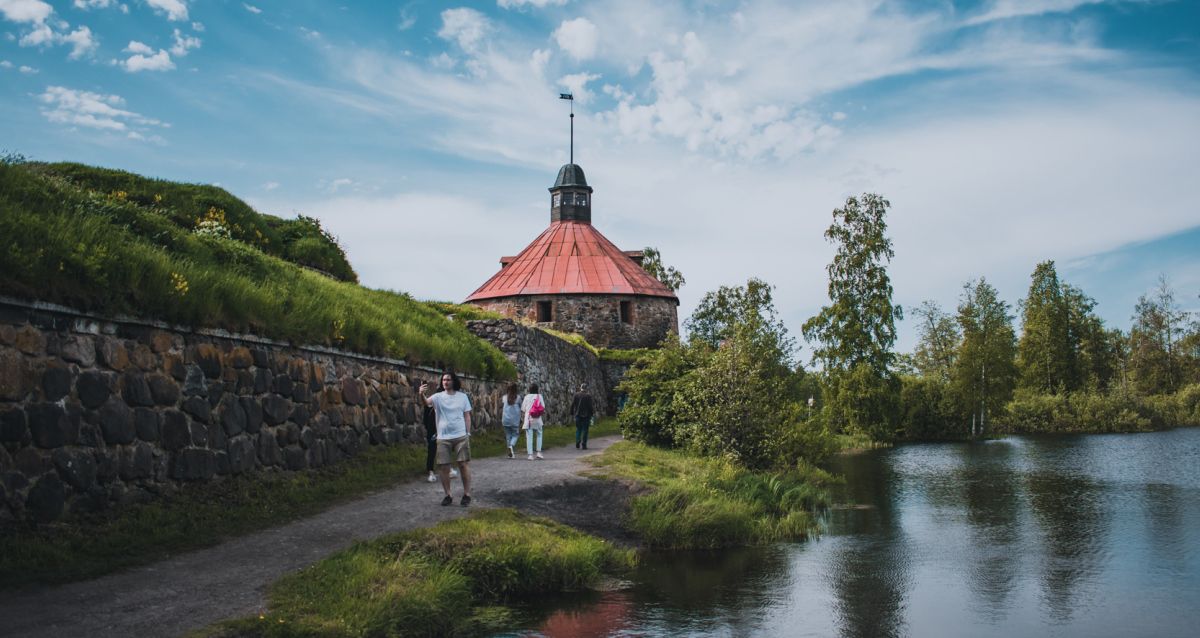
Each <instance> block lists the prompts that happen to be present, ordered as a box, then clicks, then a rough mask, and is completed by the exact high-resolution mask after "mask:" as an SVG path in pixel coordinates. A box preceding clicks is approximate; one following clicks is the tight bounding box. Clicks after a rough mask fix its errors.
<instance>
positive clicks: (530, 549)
mask: <svg viewBox="0 0 1200 638" xmlns="http://www.w3.org/2000/svg"><path fill="white" fill-rule="evenodd" d="M634 560H635V557H634V554H633V552H631V551H629V550H623V549H617V548H614V547H613V546H611V545H609V544H608V543H606V542H605V541H603V540H600V539H597V538H593V537H591V536H588V535H586V534H583V533H582V532H578V531H576V530H574V529H572V528H570V527H567V526H564V525H561V524H558V523H555V522H553V521H550V520H548V519H544V518H532V517H527V516H524V515H521V514H519V513H517V512H515V511H513V510H475V511H472V512H471V514H470V515H469V516H468V517H467V518H464V519H458V520H453V521H446V522H443V523H440V524H438V525H436V526H434V527H432V528H427V529H418V530H414V531H411V532H404V533H401V534H395V535H392V536H387V537H384V538H380V539H376V540H373V541H369V542H365V543H358V544H356V545H354V546H353V547H351V548H349V549H347V550H345V551H342V552H339V553H337V554H335V555H333V556H330V557H329V558H326V559H325V560H322V561H321V562H319V563H317V564H315V565H313V566H311V567H308V568H306V569H303V570H301V571H299V572H297V573H295V574H292V575H289V576H286V577H284V578H282V579H281V580H279V581H278V582H276V583H275V584H274V585H273V586H272V587H271V590H270V593H269V595H268V599H269V603H268V604H269V610H268V612H267V613H266V614H263V615H261V616H259V617H257V618H247V619H242V620H235V621H231V622H226V623H221V624H220V625H218V626H217V627H215V628H214V629H213V630H212V631H210V632H208V634H207V635H210V636H227V635H236V636H452V635H471V634H480V633H484V632H492V631H496V630H499V629H503V628H504V627H505V625H511V624H512V620H511V618H510V617H509V616H508V613H507V611H506V610H504V609H503V608H500V607H498V605H499V604H503V603H508V602H513V601H518V600H530V599H534V598H536V597H539V596H543V595H550V594H555V593H559V592H563V591H572V590H580V589H584V588H586V587H588V586H590V585H592V584H594V583H595V582H596V581H597V580H598V579H599V578H600V577H601V576H602V575H605V574H619V573H624V572H626V571H628V570H629V569H630V568H632V567H633V565H634Z"/></svg>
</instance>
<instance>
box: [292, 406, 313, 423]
mask: <svg viewBox="0 0 1200 638" xmlns="http://www.w3.org/2000/svg"><path fill="white" fill-rule="evenodd" d="M308 419H309V412H308V406H307V405H304V404H303V403H296V404H294V405H293V407H292V413H291V414H289V415H288V420H289V421H291V422H292V423H295V424H296V425H299V426H305V425H308Z"/></svg>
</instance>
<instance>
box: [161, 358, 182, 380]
mask: <svg viewBox="0 0 1200 638" xmlns="http://www.w3.org/2000/svg"><path fill="white" fill-rule="evenodd" d="M163 370H164V371H166V373H167V374H169V375H171V378H172V379H175V380H176V381H179V382H183V380H184V379H186V378H187V365H186V364H184V362H183V357H181V356H180V355H178V354H176V353H174V352H171V353H168V354H164V355H163Z"/></svg>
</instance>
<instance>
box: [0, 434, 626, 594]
mask: <svg viewBox="0 0 1200 638" xmlns="http://www.w3.org/2000/svg"><path fill="white" fill-rule="evenodd" d="M617 431H618V428H617V425H616V421H615V420H613V419H606V420H602V421H599V422H597V423H596V425H595V426H593V427H592V430H591V435H592V436H593V437H596V436H604V435H607V434H615V433H616V432H617ZM544 437H545V439H544V443H543V444H544V446H545V447H547V448H550V447H558V446H562V445H566V444H569V443H571V442H573V441H574V437H575V429H574V427H564V426H553V427H548V428H546V430H545V433H544ZM504 452H505V445H504V436H503V432H502V431H500V428H495V429H493V430H491V431H488V432H482V433H480V434H479V435H477V436H476V437H474V438H473V439H472V442H471V453H472V455H473V456H474V457H475V458H486V457H490V456H500V455H501V454H502V453H504ZM424 469H425V447H424V446H421V445H416V446H414V445H399V446H388V447H372V448H370V449H368V450H367V451H366V452H364V453H363V454H360V455H359V456H356V457H354V458H352V459H348V460H346V461H343V462H341V463H339V464H337V465H333V466H329V467H325V468H320V469H317V470H307V471H304V472H296V473H291V474H263V473H260V474H256V475H253V476H239V477H234V478H231V479H228V480H225V481H219V482H216V483H211V484H205V485H189V486H187V487H186V488H185V489H183V490H181V491H180V492H179V493H177V494H173V495H170V496H167V497H165V498H164V499H162V500H161V501H158V502H155V503H153V504H147V505H135V506H131V507H129V508H125V509H124V510H121V511H118V512H116V513H114V514H111V515H106V516H99V517H94V518H84V519H77V520H74V521H72V522H70V523H65V524H60V525H55V526H43V527H41V528H37V529H27V528H26V529H17V530H13V529H8V530H6V531H3V532H0V534H2V535H0V544H2V545H3V547H4V551H3V552H0V589H9V588H13V587H20V586H25V585H31V584H55V583H63V582H70V581H75V580H81V579H85V578H93V577H96V576H100V575H103V574H107V573H110V572H113V571H116V570H119V569H122V568H125V567H131V566H134V565H143V564H146V563H150V562H153V561H156V560H159V559H162V558H165V557H167V556H169V555H171V554H175V553H179V552H183V551H187V550H193V549H198V548H201V547H208V546H211V545H215V544H217V543H219V542H221V541H222V540H225V539H228V538H231V537H234V536H238V535H240V534H246V533H249V532H254V531H258V530H262V529H267V528H269V527H273V526H276V525H279V524H282V523H286V522H288V521H292V520H296V519H299V518H303V517H305V516H309V515H312V514H315V513H317V512H319V511H321V510H324V509H326V508H328V507H330V506H332V505H334V504H337V503H340V502H344V501H347V500H350V499H352V498H355V497H357V496H361V495H363V494H366V493H367V492H371V491H373V490H378V489H381V488H386V487H390V486H392V485H396V484H398V483H401V482H404V481H406V480H413V479H414V478H416V477H418V476H420V475H421V474H422V473H423V471H424Z"/></svg>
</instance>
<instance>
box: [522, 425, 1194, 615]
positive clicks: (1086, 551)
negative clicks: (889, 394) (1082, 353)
mask: <svg viewBox="0 0 1200 638" xmlns="http://www.w3.org/2000/svg"><path fill="white" fill-rule="evenodd" d="M833 469H834V471H836V472H838V473H841V474H843V475H844V476H845V477H846V480H847V485H846V488H845V490H844V493H842V494H840V495H839V498H840V499H842V500H843V501H844V502H846V503H850V504H857V505H861V506H865V507H862V508H859V507H843V508H836V509H834V510H833V511H832V512H830V514H829V516H828V519H827V525H828V527H827V529H826V530H825V534H824V535H823V536H822V537H821V538H820V539H818V540H815V541H810V542H807V543H798V544H781V545H777V546H774V547H770V548H759V549H750V550H737V551H728V552H720V553H709V554H660V555H653V556H650V557H648V558H647V559H646V560H645V562H644V563H643V565H642V566H641V567H640V568H639V570H638V572H637V574H636V575H635V577H634V579H633V580H634V586H633V587H632V588H631V589H629V590H627V591H623V592H614V593H606V594H601V595H592V596H591V597H590V598H586V599H577V600H576V601H575V602H573V603H571V604H567V605H561V606H559V607H558V608H557V610H556V611H554V613H553V615H551V616H550V617H549V619H546V620H545V621H544V622H540V623H539V626H538V629H534V630H533V631H534V632H535V633H537V632H540V633H542V634H543V635H547V636H559V635H587V636H845V637H856V636H965V635H969V636H996V637H1001V636H1004V637H1007V636H1027V635H1054V636H1063V637H1068V638H1069V637H1076V636H1078V637H1084V636H1087V637H1089V638H1090V637H1092V636H1167V637H1170V636H1192V635H1195V628H1196V627H1197V626H1200V605H1197V602H1200V429H1192V430H1182V431H1173V432H1164V433H1155V434H1142V435H1131V436H1074V437H1057V438H1055V437H1040V438H1025V437H1013V438H1009V439H1006V440H1003V441H992V442H986V443H973V444H944V445H913V446H902V447H897V448H895V449H892V450H880V451H875V452H871V453H867V454H862V455H858V456H853V457H845V458H841V459H839V460H838V461H837V463H836V467H834V468H833ZM543 617H544V616H543Z"/></svg>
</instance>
